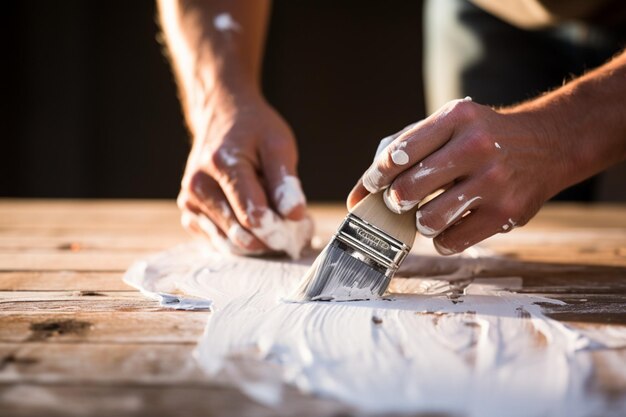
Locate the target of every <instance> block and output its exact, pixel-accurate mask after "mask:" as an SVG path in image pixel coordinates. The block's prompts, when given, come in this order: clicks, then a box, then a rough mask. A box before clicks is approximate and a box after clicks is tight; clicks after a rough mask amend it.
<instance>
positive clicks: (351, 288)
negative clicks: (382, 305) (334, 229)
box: [302, 240, 389, 301]
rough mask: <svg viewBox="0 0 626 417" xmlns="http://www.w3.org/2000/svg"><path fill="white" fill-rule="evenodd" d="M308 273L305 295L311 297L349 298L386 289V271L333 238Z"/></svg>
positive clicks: (372, 295)
mask: <svg viewBox="0 0 626 417" xmlns="http://www.w3.org/2000/svg"><path fill="white" fill-rule="evenodd" d="M307 275H308V279H307V281H308V286H307V287H306V288H305V289H304V294H303V295H302V296H303V298H304V299H306V300H312V301H348V300H369V299H372V298H378V297H380V296H381V295H382V293H383V292H384V291H385V290H386V289H387V285H388V281H389V278H388V277H387V276H385V273H384V271H381V270H377V269H376V268H374V267H372V266H371V265H368V264H366V263H365V262H363V261H361V260H359V259H357V258H355V257H354V256H352V255H350V254H349V253H348V252H346V250H345V248H344V247H342V244H341V243H340V242H338V241H336V240H334V241H332V242H331V243H330V244H329V245H328V246H327V247H326V249H325V250H324V252H323V253H322V254H321V255H320V256H319V258H318V260H317V262H315V264H314V265H313V266H312V268H311V270H310V271H309V273H308V274H307Z"/></svg>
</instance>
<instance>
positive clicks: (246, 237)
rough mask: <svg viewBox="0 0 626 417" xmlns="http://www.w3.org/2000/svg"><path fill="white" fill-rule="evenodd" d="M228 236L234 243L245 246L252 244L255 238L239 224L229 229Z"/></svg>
mask: <svg viewBox="0 0 626 417" xmlns="http://www.w3.org/2000/svg"><path fill="white" fill-rule="evenodd" d="M226 236H228V238H229V239H230V240H232V241H235V242H239V243H241V244H242V245H244V246H248V245H250V244H251V243H252V240H253V239H254V237H252V235H251V234H250V233H248V232H247V231H246V229H244V228H243V227H242V226H241V225H240V224H239V223H234V224H232V225H231V226H230V227H229V228H228V232H227V233H226Z"/></svg>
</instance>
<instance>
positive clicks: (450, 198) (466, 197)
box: [415, 181, 485, 237]
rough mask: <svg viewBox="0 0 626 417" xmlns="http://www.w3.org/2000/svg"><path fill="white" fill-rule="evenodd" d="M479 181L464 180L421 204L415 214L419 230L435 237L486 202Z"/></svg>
mask: <svg viewBox="0 0 626 417" xmlns="http://www.w3.org/2000/svg"><path fill="white" fill-rule="evenodd" d="M482 188H483V187H480V183H479V182H478V181H463V182H461V183H459V184H457V185H454V186H452V187H451V188H449V189H448V190H447V191H445V192H443V193H442V194H441V195H439V196H437V197H436V198H434V199H433V200H431V201H429V202H428V203H426V204H425V205H423V206H421V207H420V208H419V210H418V211H417V212H416V214H415V225H416V227H417V230H418V232H420V233H421V234H422V235H423V236H426V237H435V236H437V235H439V234H440V233H442V232H443V231H444V230H446V229H447V228H448V227H450V226H452V225H453V224H455V223H456V222H457V221H459V220H460V219H461V218H462V217H464V216H471V215H472V214H471V213H470V212H473V211H475V210H476V209H479V208H480V206H481V205H482V204H483V203H484V202H485V199H484V197H483V196H482V195H481V194H479V193H480V192H481V189H482Z"/></svg>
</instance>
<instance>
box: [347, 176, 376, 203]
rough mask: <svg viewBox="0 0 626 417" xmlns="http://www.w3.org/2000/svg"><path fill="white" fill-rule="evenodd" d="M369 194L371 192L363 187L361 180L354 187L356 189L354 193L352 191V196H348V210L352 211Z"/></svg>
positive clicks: (353, 190)
mask: <svg viewBox="0 0 626 417" xmlns="http://www.w3.org/2000/svg"><path fill="white" fill-rule="evenodd" d="M369 193H370V192H369V191H367V189H366V188H365V186H364V185H363V182H362V181H361V180H359V182H358V183H357V184H356V185H355V186H354V188H353V189H352V191H350V194H349V195H348V199H347V201H346V204H347V206H348V210H352V208H353V207H354V206H356V204H357V203H358V202H359V201H361V200H363V199H364V198H365V197H366V196H367V195H368V194H369Z"/></svg>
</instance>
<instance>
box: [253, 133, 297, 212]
mask: <svg viewBox="0 0 626 417" xmlns="http://www.w3.org/2000/svg"><path fill="white" fill-rule="evenodd" d="M270 146H271V147H269V146H268V147H266V148H265V149H262V150H261V163H262V166H263V175H264V177H265V180H266V183H267V184H266V185H267V194H268V195H269V196H270V200H271V202H272V204H273V207H274V208H275V209H276V211H277V212H278V214H280V215H281V216H283V217H284V218H286V219H289V220H302V219H303V218H304V216H305V215H306V197H305V196H304V192H303V191H302V185H301V184H300V180H299V179H298V176H297V174H296V159H295V155H289V154H288V152H286V151H285V147H283V146H275V145H270Z"/></svg>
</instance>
